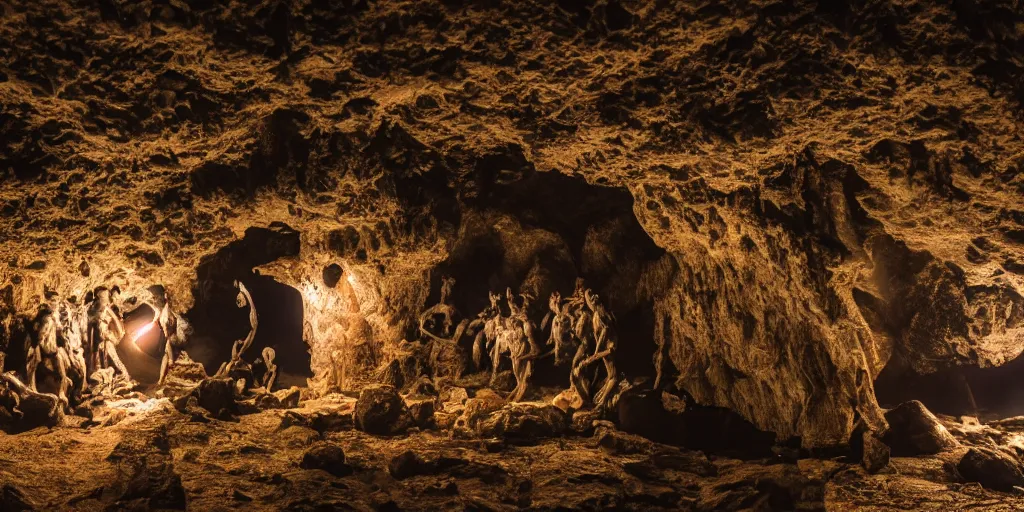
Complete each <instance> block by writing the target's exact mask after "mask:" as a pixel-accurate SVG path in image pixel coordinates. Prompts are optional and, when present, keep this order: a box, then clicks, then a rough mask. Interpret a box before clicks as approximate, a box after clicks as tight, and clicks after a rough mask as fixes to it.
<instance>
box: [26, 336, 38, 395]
mask: <svg viewBox="0 0 1024 512" xmlns="http://www.w3.org/2000/svg"><path fill="white" fill-rule="evenodd" d="M39 357H40V355H39V347H36V348H34V349H32V351H31V352H29V354H28V363H27V364H26V365H25V366H26V368H25V370H26V373H28V388H29V389H31V390H32V391H35V392H37V393H38V392H39V391H38V390H37V389H36V369H37V368H38V367H39Z"/></svg>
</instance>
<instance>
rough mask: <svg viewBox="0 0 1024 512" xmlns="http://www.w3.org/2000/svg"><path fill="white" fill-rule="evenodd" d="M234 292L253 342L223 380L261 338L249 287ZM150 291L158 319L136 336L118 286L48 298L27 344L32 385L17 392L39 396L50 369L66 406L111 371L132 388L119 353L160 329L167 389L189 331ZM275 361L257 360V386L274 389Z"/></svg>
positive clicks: (266, 356) (165, 300)
mask: <svg viewBox="0 0 1024 512" xmlns="http://www.w3.org/2000/svg"><path fill="white" fill-rule="evenodd" d="M235 288H237V289H238V290H239V291H238V295H237V298H236V303H237V305H238V307H239V308H244V307H246V306H249V321H250V324H251V330H250V331H249V334H248V336H246V337H245V338H244V339H242V340H238V341H236V342H235V343H234V345H233V347H232V354H231V360H229V361H228V362H226V363H224V364H223V365H221V367H220V369H219V371H218V375H219V376H226V375H227V374H229V373H230V372H231V370H232V369H233V368H234V367H236V366H237V365H239V364H241V361H242V354H243V353H244V352H245V350H246V349H248V348H249V345H251V344H252V340H253V338H254V337H255V335H256V327H257V317H256V309H255V307H254V306H253V304H252V296H251V295H250V294H249V291H248V290H247V289H246V288H245V285H244V284H242V283H240V282H238V281H236V282H235ZM147 291H148V295H149V297H148V298H146V299H143V300H142V301H141V304H144V305H147V306H149V307H150V308H152V310H153V312H154V314H153V319H152V320H151V321H150V322H149V323H147V324H145V325H143V326H142V327H141V328H139V329H137V330H136V331H135V332H134V333H128V332H126V330H125V325H124V317H123V310H124V308H125V304H124V303H123V302H122V301H121V291H120V289H119V288H118V287H116V286H114V287H112V288H107V287H105V286H101V287H98V288H96V289H95V290H93V291H92V292H91V293H89V294H88V295H87V296H86V298H85V300H83V301H79V300H78V299H77V298H76V297H67V298H63V299H62V298H61V297H59V296H58V294H56V293H53V292H47V294H46V296H45V298H44V300H43V301H42V304H40V306H39V310H38V312H37V314H36V316H35V319H34V322H33V324H32V329H31V330H30V332H29V333H28V339H27V340H26V341H27V342H26V348H27V356H26V365H25V366H26V367H25V377H26V378H27V381H28V382H27V383H26V384H22V383H20V382H13V383H14V384H15V385H16V386H18V387H24V388H27V389H28V390H31V391H32V392H38V389H37V383H36V380H37V379H36V377H37V373H38V370H39V367H40V366H43V365H45V366H46V367H48V368H49V369H50V371H51V372H53V373H54V374H55V375H56V377H57V380H58V382H59V388H58V391H57V397H58V400H60V401H61V402H63V403H64V404H65V406H66V405H68V393H69V391H73V392H79V393H84V392H85V391H86V389H87V386H88V385H89V380H90V379H89V377H90V376H94V375H95V374H96V372H98V371H102V370H104V369H106V368H112V369H113V371H114V372H116V374H117V375H119V376H120V377H121V378H122V379H123V381H125V382H129V383H130V382H133V381H132V379H131V376H130V375H129V373H128V368H127V367H125V365H124V363H123V362H122V361H121V358H120V356H119V355H118V352H117V349H118V347H119V346H120V345H121V344H122V343H123V342H124V341H126V340H130V342H131V343H132V344H134V343H136V342H137V341H138V340H139V338H140V337H141V336H142V335H144V334H145V333H147V332H149V331H151V330H153V329H154V328H156V329H159V331H160V333H161V338H162V340H163V355H162V358H161V362H160V376H159V380H158V381H157V384H158V385H162V384H164V383H165V381H166V380H167V377H168V374H169V371H170V370H171V368H172V367H173V366H174V364H175V362H176V361H177V360H178V357H179V355H180V354H181V352H182V349H183V348H184V346H185V341H186V329H184V328H183V325H182V324H183V323H184V322H183V320H182V318H181V316H180V315H179V314H178V313H177V312H175V311H174V310H173V308H172V304H171V298H170V294H169V293H168V292H167V291H166V290H165V289H164V288H163V287H162V286H153V287H150V288H148V289H147ZM137 304H138V303H137ZM274 357H275V354H274V350H273V349H272V348H269V347H268V348H265V349H264V350H263V354H262V358H260V359H258V360H257V362H260V363H262V364H263V365H264V366H265V367H266V370H267V371H266V372H265V373H264V374H263V375H261V379H260V382H259V383H255V384H257V385H263V386H265V387H266V389H268V390H269V389H270V388H271V387H272V386H273V383H274V379H275V378H276V376H277V367H276V365H275V364H274ZM72 375H74V376H75V377H77V380H78V381H79V384H78V388H77V389H72V387H73V386H74V385H75V384H74V382H73V381H72V379H71V376H72ZM112 376H113V375H112ZM4 379H5V380H7V381H8V383H9V384H10V383H12V381H15V380H16V378H15V377H14V376H13V375H12V374H5V375H4ZM93 380H94V381H97V380H101V379H95V378H94V379H93Z"/></svg>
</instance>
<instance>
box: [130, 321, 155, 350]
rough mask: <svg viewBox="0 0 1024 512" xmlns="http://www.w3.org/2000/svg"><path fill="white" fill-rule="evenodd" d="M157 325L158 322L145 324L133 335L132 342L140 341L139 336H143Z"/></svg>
mask: <svg viewBox="0 0 1024 512" xmlns="http://www.w3.org/2000/svg"><path fill="white" fill-rule="evenodd" d="M155 325H156V322H150V323H148V324H146V325H143V326H142V328H141V329H139V330H137V331H135V335H134V336H132V343H138V341H139V338H141V337H142V336H143V335H145V334H146V333H147V332H149V331H152V330H153V326H155ZM136 346H137V345H136Z"/></svg>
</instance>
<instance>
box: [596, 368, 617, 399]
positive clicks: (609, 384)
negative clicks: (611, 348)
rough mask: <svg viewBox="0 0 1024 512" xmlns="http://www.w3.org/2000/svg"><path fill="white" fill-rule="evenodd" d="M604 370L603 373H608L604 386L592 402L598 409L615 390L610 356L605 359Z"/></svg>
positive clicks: (613, 371) (614, 377) (614, 376)
mask: <svg viewBox="0 0 1024 512" xmlns="http://www.w3.org/2000/svg"><path fill="white" fill-rule="evenodd" d="M604 369H605V372H606V373H608V375H607V376H606V377H605V381H604V386H602V387H601V391H599V392H598V394H597V397H596V398H595V399H594V402H595V403H596V404H597V406H598V407H604V406H605V404H606V402H607V401H608V398H609V396H610V395H611V392H612V390H613V389H615V384H616V383H617V380H616V375H615V363H614V362H612V361H611V356H607V357H605V360H604Z"/></svg>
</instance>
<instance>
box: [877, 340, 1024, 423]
mask: <svg viewBox="0 0 1024 512" xmlns="http://www.w3.org/2000/svg"><path fill="white" fill-rule="evenodd" d="M1022 376H1024V356H1020V357H1017V358H1016V359H1014V360H1012V361H1010V362H1008V363H1006V364H1004V365H1002V366H996V367H994V368H978V367H975V366H969V367H952V368H947V369H943V370H940V371H938V372H935V373H932V374H928V375H917V374H915V373H912V372H909V371H904V372H901V371H900V370H899V369H897V368H896V365H894V364H890V365H889V366H886V368H885V369H884V370H882V373H881V374H880V375H879V376H878V379H876V380H875V395H876V396H877V398H878V403H879V404H880V405H881V406H882V407H893V406H895V405H898V404H900V403H902V402H905V401H907V400H919V401H920V402H921V403H923V404H924V405H925V406H926V407H928V409H929V410H931V411H933V412H936V413H941V414H949V415H952V416H960V415H969V416H979V418H980V419H982V420H983V421H984V420H992V419H1002V418H1009V417H1012V416H1020V415H1024V378H1022Z"/></svg>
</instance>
